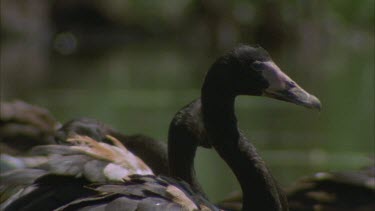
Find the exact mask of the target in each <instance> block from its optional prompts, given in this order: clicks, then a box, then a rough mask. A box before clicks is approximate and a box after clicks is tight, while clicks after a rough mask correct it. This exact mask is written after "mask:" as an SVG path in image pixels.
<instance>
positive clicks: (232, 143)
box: [9, 46, 320, 211]
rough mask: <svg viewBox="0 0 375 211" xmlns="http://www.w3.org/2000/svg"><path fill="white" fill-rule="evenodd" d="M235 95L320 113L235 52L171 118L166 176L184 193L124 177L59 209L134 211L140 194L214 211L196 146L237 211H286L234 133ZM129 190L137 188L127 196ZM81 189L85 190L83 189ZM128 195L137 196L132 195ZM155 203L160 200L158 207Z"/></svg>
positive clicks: (297, 91) (306, 97)
mask: <svg viewBox="0 0 375 211" xmlns="http://www.w3.org/2000/svg"><path fill="white" fill-rule="evenodd" d="M238 95H254V96H260V95H263V96H268V97H271V98H275V99H279V100H283V101H288V102H292V103H295V104H298V105H302V106H305V107H308V108H314V109H320V102H319V100H318V99H317V98H316V97H314V96H313V95H310V94H308V93H307V92H306V91H304V90H303V89H302V88H301V87H299V86H298V85H297V84H296V83H295V82H294V81H293V80H291V79H290V78H289V77H288V76H287V75H285V74H284V73H283V72H282V71H281V70H280V69H279V68H278V67H277V66H276V65H275V64H274V63H273V62H272V60H271V58H270V56H269V55H268V53H267V52H266V51H265V50H264V49H262V48H260V47H257V48H254V47H250V46H240V47H237V48H235V49H234V50H233V51H231V52H229V53H227V54H225V55H224V56H222V57H220V58H219V59H218V60H217V61H216V62H215V63H214V64H213V65H212V66H211V68H210V70H209V71H208V73H207V75H206V78H205V81H204V84H203V87H202V93H201V98H200V99H198V100H196V101H194V102H192V103H191V104H189V105H188V106H186V107H184V108H183V109H182V112H179V113H177V115H176V116H177V117H175V119H174V120H173V121H172V123H171V125H170V131H169V143H168V148H169V151H168V154H169V159H168V160H169V165H170V166H169V168H170V172H171V176H172V177H173V178H175V179H176V178H181V179H183V180H184V181H186V182H187V183H188V184H189V185H190V187H189V186H188V185H185V183H184V182H181V183H173V182H172V180H173V181H175V179H163V178H160V177H157V176H129V177H128V180H125V181H124V182H120V184H119V183H118V182H116V183H114V182H107V183H105V184H103V185H102V186H95V187H94V188H93V189H90V188H89V190H90V191H92V190H93V191H94V194H93V195H90V196H87V197H85V196H84V197H80V198H79V199H77V200H75V201H72V202H70V203H68V204H65V205H63V206H61V207H60V209H67V210H69V209H70V208H72V207H73V208H74V210H87V209H94V208H98V209H104V208H105V207H107V206H110V205H111V206H113V208H114V207H116V209H118V210H129V209H128V208H127V207H126V205H127V204H136V205H137V206H136V208H137V209H140V207H139V206H138V205H141V204H142V203H140V202H139V203H138V202H132V203H131V202H129V201H127V200H129V199H131V200H135V201H137V200H138V201H143V200H148V198H149V197H151V196H150V195H147V194H143V193H148V194H150V193H151V195H153V196H157V198H158V202H157V201H153V200H150V201H149V202H148V203H149V204H148V207H147V209H148V208H150V207H152V206H154V207H157V206H158V204H163V205H165V206H166V207H164V208H167V207H168V209H169V208H170V210H174V209H178V208H181V206H182V207H183V208H184V209H187V210H195V209H208V210H215V209H217V208H216V207H215V206H213V205H211V204H210V203H208V202H207V201H206V198H205V197H204V195H202V194H200V192H201V188H200V186H199V184H198V183H197V182H196V180H195V172H194V155H195V150H196V147H197V146H204V147H213V148H214V149H215V150H216V151H217V152H218V153H219V155H220V156H221V157H222V158H223V160H224V161H225V162H226V163H227V164H228V166H229V167H230V168H231V169H232V171H233V172H234V174H235V175H236V177H237V179H238V181H239V183H240V185H241V189H242V191H243V194H244V203H243V210H275V211H277V210H288V206H287V202H286V199H285V196H284V194H283V192H282V191H281V189H280V188H279V186H278V185H277V183H276V181H275V180H274V179H273V177H272V175H271V173H270V171H269V170H268V169H267V167H266V166H265V164H264V162H263V161H262V159H261V157H260V156H259V155H258V154H257V152H256V149H255V147H254V146H253V145H252V143H251V142H249V141H248V140H247V139H246V137H245V136H244V134H242V133H241V132H240V130H239V129H238V127H237V120H236V116H235V112H234V103H235V98H236V96H238ZM186 117H187V118H186ZM180 142H181V143H180ZM146 178H147V179H146ZM160 179H161V180H162V181H163V182H161V180H160ZM164 182H165V184H164ZM132 184H139V186H137V188H136V190H132V189H131V188H130V186H131V185H132ZM142 184H145V185H142ZM153 184H156V185H153ZM160 184H162V185H160ZM181 184H184V185H181ZM170 185H172V186H170ZM40 187H41V186H39V188H40ZM83 188H86V185H84V187H83ZM170 188H172V189H173V190H176V192H173V194H172V195H169V197H166V195H168V194H170ZM131 190H132V191H135V192H136V193H139V192H142V194H141V195H137V194H135V195H132V194H131ZM156 190H158V191H156ZM31 194H32V193H31ZM89 194H92V192H90V193H89ZM26 196H27V194H26ZM103 196H104V197H105V199H103V198H102V197H103ZM176 196H179V197H176ZM173 199H176V200H173ZM160 200H163V203H162V202H161V201H160ZM17 201H18V202H19V200H15V201H14V202H13V203H11V204H10V205H9V206H12V204H16V203H18V202H17ZM188 201H190V202H188ZM164 202H165V203H164ZM167 202H168V203H167ZM171 203H172V204H176V205H172V204H171ZM193 205H195V206H193ZM56 208H58V207H56ZM147 209H146V208H145V210H147ZM130 210H131V209H130ZM164 210H167V209H164Z"/></svg>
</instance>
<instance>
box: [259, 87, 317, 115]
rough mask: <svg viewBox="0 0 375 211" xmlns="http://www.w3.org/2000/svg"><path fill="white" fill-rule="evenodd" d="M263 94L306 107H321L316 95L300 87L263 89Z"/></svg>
mask: <svg viewBox="0 0 375 211" xmlns="http://www.w3.org/2000/svg"><path fill="white" fill-rule="evenodd" d="M264 95H265V96H267V97H271V98H275V99H278V100H282V101H286V102H290V103H294V104H296V105H301V106H304V107H306V108H310V109H315V110H318V111H320V110H321V109H322V106H321V103H320V101H319V99H318V98H317V97H315V96H314V95H311V94H309V93H308V92H306V91H305V90H303V89H302V88H301V87H293V88H290V89H287V90H281V91H267V90H266V91H265V92H264Z"/></svg>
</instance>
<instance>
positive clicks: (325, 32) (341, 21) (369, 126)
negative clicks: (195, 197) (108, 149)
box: [1, 0, 375, 200]
mask: <svg viewBox="0 0 375 211" xmlns="http://www.w3.org/2000/svg"><path fill="white" fill-rule="evenodd" d="M374 19H375V15H374V1H372V0H361V1H349V0H347V1H343V0H332V1H316V0H303V1H302V0H290V1H276V0H274V1H271V0H268V1H263V0H255V1H245V0H235V1H224V0H216V1H215V0H207V1H197V0H180V1H174V0H161V1H147V0H107V1H99V0H54V1H51V0H33V1H31V0H29V1H27V0H1V98H2V99H1V100H12V99H22V100H25V101H27V102H29V103H32V104H36V105H40V106H44V107H46V108H47V109H49V110H50V111H51V112H52V114H53V115H55V116H56V118H57V119H58V120H59V121H61V122H65V121H67V120H70V119H72V118H76V117H83V116H84V117H93V118H96V119H99V120H100V121H103V122H106V123H108V124H110V125H112V126H113V127H114V128H117V129H118V130H120V131H122V132H123V133H125V134H134V133H142V134H146V135H149V136H151V137H154V138H156V139H158V140H161V141H166V139H167V130H168V125H169V122H170V120H171V119H172V117H173V115H174V114H175V112H176V111H177V110H178V109H180V108H181V107H183V106H184V105H185V104H187V103H188V102H190V101H191V100H193V99H195V98H197V97H199V95H200V86H201V84H202V81H203V77H204V75H205V72H206V70H208V68H209V66H210V65H211V63H212V62H213V61H214V60H215V58H216V57H217V56H219V55H221V54H222V53H224V52H227V51H228V50H230V49H232V48H233V47H234V46H236V45H238V44H239V43H247V44H260V45H261V46H263V47H264V48H266V49H267V50H268V51H269V52H270V54H271V55H272V57H273V60H274V61H275V62H276V63H277V64H278V65H279V66H280V67H281V69H283V70H284V72H286V73H287V74H288V75H289V76H291V78H293V79H294V80H295V81H297V83H299V84H300V85H301V86H302V87H304V88H305V89H306V90H307V91H309V92H310V93H312V94H314V95H316V96H317V97H319V98H320V100H321V102H322V104H323V110H322V111H321V112H320V113H318V112H314V111H310V110H307V109H304V108H300V107H297V106H295V105H292V104H287V103H284V102H279V101H275V100H271V99H263V98H251V97H240V98H238V100H237V103H236V107H237V115H238V119H239V124H240V127H241V129H242V130H243V131H244V132H245V133H246V134H247V136H248V137H249V138H250V140H252V141H253V142H254V144H255V145H256V146H257V148H258V151H259V153H260V154H261V155H262V157H263V158H264V159H265V161H266V162H267V164H268V165H269V167H270V169H271V170H272V172H273V174H274V175H275V177H276V178H277V180H278V181H280V183H281V184H282V185H283V186H284V187H288V186H289V185H291V184H292V182H293V181H295V180H296V179H297V178H299V177H301V176H303V175H308V174H312V173H314V172H318V171H339V170H355V169H359V168H360V167H363V166H366V165H369V164H370V163H371V158H374V149H375V143H374V45H375V44H374ZM196 169H197V173H198V176H199V179H200V181H201V183H202V184H203V187H204V189H205V190H206V191H207V193H208V195H209V196H210V198H211V199H213V200H218V199H220V198H223V197H224V196H226V195H227V194H228V193H229V192H231V191H234V190H238V189H239V186H238V184H237V182H236V180H235V178H234V176H233V174H232V173H231V172H230V171H229V169H228V167H227V166H226V165H225V163H224V162H223V161H222V160H221V159H220V158H219V157H218V156H217V155H216V153H215V152H214V151H213V150H206V149H202V150H199V153H198V156H197V158H196Z"/></svg>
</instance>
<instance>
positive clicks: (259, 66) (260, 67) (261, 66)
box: [251, 61, 266, 71]
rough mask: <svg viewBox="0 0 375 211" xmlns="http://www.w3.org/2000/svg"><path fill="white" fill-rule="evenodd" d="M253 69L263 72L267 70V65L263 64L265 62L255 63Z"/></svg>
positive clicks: (252, 65)
mask: <svg viewBox="0 0 375 211" xmlns="http://www.w3.org/2000/svg"><path fill="white" fill-rule="evenodd" d="M251 67H252V68H253V69H254V70H255V71H262V70H264V69H265V68H266V65H265V64H264V63H263V62H258V61H256V62H253V63H252V64H251Z"/></svg>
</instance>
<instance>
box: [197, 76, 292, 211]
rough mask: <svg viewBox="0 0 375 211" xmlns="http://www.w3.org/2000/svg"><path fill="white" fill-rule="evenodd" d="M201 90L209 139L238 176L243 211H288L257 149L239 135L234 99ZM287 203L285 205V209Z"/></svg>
mask: <svg viewBox="0 0 375 211" xmlns="http://www.w3.org/2000/svg"><path fill="white" fill-rule="evenodd" d="M209 85H210V84H207V81H206V83H205V85H204V86H203V88H202V110H203V121H204V125H205V128H206V130H207V134H208V138H209V140H210V141H211V144H212V145H213V146H214V147H215V149H216V151H217V152H218V153H219V155H220V156H221V157H222V158H223V159H224V160H225V161H226V163H227V164H228V165H229V167H230V168H231V169H232V171H233V172H234V174H235V175H236V177H237V179H238V181H239V183H240V185H241V189H242V192H243V208H242V209H243V210H288V209H287V205H286V200H285V198H283V197H284V196H283V195H282V193H281V191H280V190H279V188H278V187H277V184H276V182H275V180H274V179H273V178H272V176H271V174H270V172H269V170H268V169H267V168H266V166H265V164H264V162H263V161H262V159H261V158H260V156H259V155H258V153H257V152H256V150H255V147H254V146H253V145H252V144H251V143H250V142H248V141H247V140H246V138H245V137H244V136H243V135H242V134H241V133H240V132H239V129H238V127H237V120H236V116H235V112H234V102H235V96H234V95H231V94H229V93H225V91H223V90H220V87H217V86H209ZM284 203H285V205H284Z"/></svg>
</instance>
